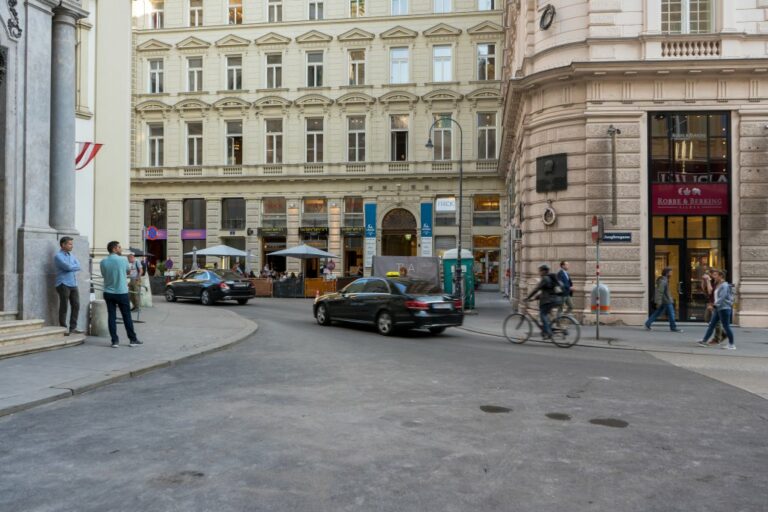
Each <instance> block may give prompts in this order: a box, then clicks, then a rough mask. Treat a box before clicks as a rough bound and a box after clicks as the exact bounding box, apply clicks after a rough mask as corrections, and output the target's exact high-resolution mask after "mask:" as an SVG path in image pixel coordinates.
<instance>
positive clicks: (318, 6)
mask: <svg viewBox="0 0 768 512" xmlns="http://www.w3.org/2000/svg"><path fill="white" fill-rule="evenodd" d="M309 19H310V20H322V19H323V0H309Z"/></svg>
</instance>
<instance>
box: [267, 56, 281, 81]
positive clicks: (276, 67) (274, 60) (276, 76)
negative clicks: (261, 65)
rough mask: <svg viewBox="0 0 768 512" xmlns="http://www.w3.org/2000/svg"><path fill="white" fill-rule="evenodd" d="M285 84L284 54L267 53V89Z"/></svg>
mask: <svg viewBox="0 0 768 512" xmlns="http://www.w3.org/2000/svg"><path fill="white" fill-rule="evenodd" d="M282 86H283V54H282V53H268V54H267V89H278V88H280V87H282Z"/></svg>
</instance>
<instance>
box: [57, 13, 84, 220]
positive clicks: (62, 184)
mask: <svg viewBox="0 0 768 512" xmlns="http://www.w3.org/2000/svg"><path fill="white" fill-rule="evenodd" d="M84 14H85V13H84V12H83V11H82V10H80V9H78V8H76V7H70V6H68V5H67V4H65V3H62V4H61V5H60V6H59V7H57V8H56V9H54V11H53V34H52V45H51V171H50V172H51V191H50V198H51V211H50V223H51V227H53V228H55V229H56V230H57V231H59V232H64V233H76V232H77V230H76V229H75V159H74V148H75V80H76V76H75V75H76V70H75V45H76V43H77V36H76V26H75V24H76V23H77V20H78V19H79V18H81V17H82V16H83V15H84Z"/></svg>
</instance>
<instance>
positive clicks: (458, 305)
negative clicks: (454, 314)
mask: <svg viewBox="0 0 768 512" xmlns="http://www.w3.org/2000/svg"><path fill="white" fill-rule="evenodd" d="M453 307H454V308H456V309H461V299H456V300H454V301H453Z"/></svg>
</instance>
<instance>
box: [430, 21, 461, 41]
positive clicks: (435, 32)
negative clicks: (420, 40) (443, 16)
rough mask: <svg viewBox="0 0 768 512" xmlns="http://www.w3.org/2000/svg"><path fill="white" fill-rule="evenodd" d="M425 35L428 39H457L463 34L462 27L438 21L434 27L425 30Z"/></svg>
mask: <svg viewBox="0 0 768 512" xmlns="http://www.w3.org/2000/svg"><path fill="white" fill-rule="evenodd" d="M423 34H424V37H426V38H428V39H433V38H441V39H445V38H447V39H456V38H457V37H459V35H461V29H459V28H456V27H452V26H450V25H448V24H446V23H438V24H437V25H435V26H434V27H432V28H428V29H427V30H425V31H424V32H423Z"/></svg>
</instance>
